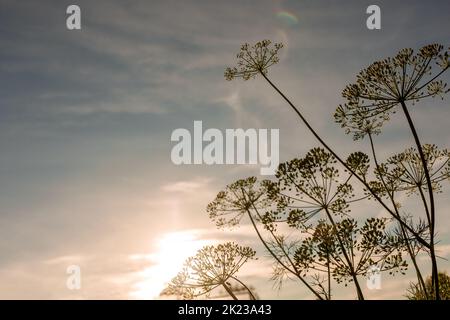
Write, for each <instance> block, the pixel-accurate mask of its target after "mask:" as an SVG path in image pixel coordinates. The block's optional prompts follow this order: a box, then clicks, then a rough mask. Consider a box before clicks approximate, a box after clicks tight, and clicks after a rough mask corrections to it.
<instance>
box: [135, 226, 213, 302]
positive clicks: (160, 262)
mask: <svg viewBox="0 0 450 320" xmlns="http://www.w3.org/2000/svg"><path fill="white" fill-rule="evenodd" d="M196 233H197V232H195V230H189V231H183V232H171V233H167V234H165V235H164V236H163V237H162V238H161V239H160V240H159V241H158V245H157V250H158V251H157V252H156V253H152V254H149V255H132V256H130V257H129V258H130V259H133V260H137V259H143V258H144V259H148V260H149V261H150V264H151V266H150V267H148V268H145V269H144V270H143V271H141V272H139V276H140V279H142V280H141V281H139V282H138V283H137V284H136V285H135V287H134V289H135V290H134V291H133V292H131V293H130V296H131V297H132V298H135V299H157V298H158V297H159V294H160V293H161V291H162V290H163V289H164V287H165V286H166V285H167V283H168V282H169V281H170V280H171V279H172V278H173V277H174V276H176V274H177V273H178V272H179V271H180V270H181V267H182V266H183V263H184V261H185V260H186V259H187V258H188V257H190V256H192V255H194V254H195V253H196V252H197V250H199V249H200V248H202V247H203V246H205V245H208V244H212V243H213V241H211V240H202V239H198V235H196Z"/></svg>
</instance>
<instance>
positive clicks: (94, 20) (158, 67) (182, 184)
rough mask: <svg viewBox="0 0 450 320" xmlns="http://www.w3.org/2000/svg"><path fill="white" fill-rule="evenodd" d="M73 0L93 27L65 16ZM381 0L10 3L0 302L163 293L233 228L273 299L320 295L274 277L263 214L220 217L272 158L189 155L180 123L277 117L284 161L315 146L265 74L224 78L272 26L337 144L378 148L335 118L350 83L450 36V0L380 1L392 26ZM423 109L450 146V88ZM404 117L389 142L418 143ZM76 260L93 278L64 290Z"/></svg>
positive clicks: (449, 241) (420, 120)
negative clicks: (223, 204)
mask: <svg viewBox="0 0 450 320" xmlns="http://www.w3.org/2000/svg"><path fill="white" fill-rule="evenodd" d="M70 4H77V5H79V7H80V8H81V19H82V22H81V23H82V28H81V30H73V31H69V30H67V29H66V18H67V15H66V8H67V6H68V5H70ZM370 4H372V2H371V1H323V0H319V1H317V0H316V1H306V0H298V1H287V0H286V1H283V0H258V1H256V0H254V1H235V0H230V1H206V0H205V1H192V0H185V1H173V0H168V1H167V0H164V1H156V0H155V1H144V0H141V1H138V0H130V1H126V2H125V1H113V0H110V1H102V0H99V1H95V2H94V1H81V0H77V1H76V2H73V1H57V2H56V1H45V0H44V1H13V0H0V298H2V299H13V298H23V299H135V298H137V299H152V298H155V297H157V295H158V293H159V292H160V290H161V289H162V288H163V287H164V283H165V281H168V280H170V278H171V277H172V276H174V275H175V273H176V272H177V270H178V268H179V266H180V265H181V263H182V261H183V260H184V259H185V258H186V257H187V256H188V255H190V254H193V253H195V251H196V250H197V249H199V248H200V247H201V246H203V245H205V244H211V243H218V242H221V241H226V240H233V241H237V242H239V243H241V244H245V245H250V246H253V247H254V248H255V249H256V250H257V254H258V256H259V257H260V258H259V260H258V261H255V262H252V263H250V264H249V265H248V266H247V267H246V268H244V269H243V271H242V272H243V273H242V277H243V278H244V279H245V280H246V281H247V282H248V283H249V284H251V285H252V286H254V287H255V289H256V291H257V292H258V295H259V296H260V297H261V298H272V299H311V298H313V297H312V296H311V295H310V294H309V293H307V292H306V290H304V288H302V287H301V285H300V284H298V283H296V282H294V281H289V282H287V283H286V284H285V286H284V287H283V288H282V289H281V290H277V289H274V288H273V283H272V282H271V281H270V270H271V261H270V260H269V259H268V258H267V254H266V253H265V252H264V250H263V248H262V247H261V245H260V244H259V243H258V241H257V239H256V236H255V235H254V233H253V232H252V230H251V228H250V227H249V226H248V225H243V226H242V227H240V228H238V229H236V230H234V231H221V230H217V229H216V228H215V226H214V224H213V223H212V222H211V221H210V220H209V218H208V216H207V214H206V205H207V204H208V203H209V202H210V201H212V200H213V199H214V197H215V195H216V194H217V192H219V191H220V190H222V189H223V188H224V187H225V186H226V185H227V184H229V183H231V182H233V181H235V180H237V179H239V178H243V177H247V176H251V175H257V176H258V175H259V167H258V166H255V165H251V166H249V165H212V166H207V165H181V166H176V165H174V164H173V163H172V161H171V159H170V153H171V149H172V147H173V145H174V143H173V142H171V141H170V137H171V133H172V132H173V131H174V130H175V129H177V128H187V129H188V130H192V129H193V124H194V121H195V120H201V121H203V126H204V128H218V129H220V130H224V129H226V128H276V129H279V130H280V160H281V161H286V160H289V159H292V158H294V157H298V156H302V155H303V154H304V153H306V152H307V151H308V150H309V149H310V148H311V147H314V146H316V145H317V142H316V141H315V140H314V139H313V137H311V135H310V134H309V133H308V131H307V130H306V129H305V128H304V127H302V126H301V125H300V123H299V122H298V120H297V119H296V118H295V117H294V116H293V114H292V112H291V110H290V109H289V108H288V107H287V106H286V105H285V104H284V103H283V101H282V100H281V99H280V97H279V96H277V95H276V93H275V92H273V90H271V88H270V87H269V86H268V85H267V83H265V82H264V81H263V80H262V79H256V80H254V81H247V82H242V81H233V82H227V81H225V79H224V77H223V72H224V69H225V67H226V66H228V65H233V64H234V63H235V61H234V60H235V56H236V54H237V53H238V50H239V48H240V45H241V44H242V43H244V42H249V43H253V42H255V41H259V40H262V39H270V40H272V41H274V42H283V43H284V45H285V48H283V50H282V53H281V57H280V58H281V61H280V63H279V64H278V65H276V66H274V67H273V68H271V70H270V77H271V79H272V80H273V81H274V82H276V83H277V84H278V85H279V86H280V87H281V88H283V90H284V91H285V92H286V93H287V94H288V96H289V97H290V98H292V100H293V101H295V102H296V103H298V104H299V105H300V106H302V110H303V111H304V113H305V115H306V116H307V117H308V119H310V121H311V123H313V124H314V126H315V127H316V128H317V130H318V131H319V132H320V133H321V134H322V135H323V136H324V137H326V139H327V141H329V142H330V144H332V145H336V146H338V149H337V150H338V152H339V153H340V154H343V155H345V154H348V153H350V152H351V151H354V150H358V149H361V150H365V148H367V146H366V144H364V142H361V143H360V142H353V141H352V139H351V137H349V136H346V135H345V133H344V131H343V130H342V129H341V128H339V126H338V125H337V124H335V123H334V121H333V117H332V114H333V112H334V110H335V108H336V106H337V105H338V104H339V103H342V102H343V99H342V98H341V91H342V89H343V88H344V87H345V85H346V84H348V83H351V82H353V81H354V80H355V77H356V74H357V73H358V72H359V70H361V69H362V68H364V67H366V66H368V65H369V64H370V63H371V62H373V61H375V60H378V59H380V58H384V57H387V56H391V55H394V54H395V53H396V52H397V51H398V50H400V49H402V48H404V47H411V48H414V49H417V48H420V47H421V46H423V45H426V44H429V43H434V42H438V43H442V44H443V45H445V46H446V47H448V45H449V43H448V40H449V39H450V25H449V24H450V22H449V21H450V3H449V2H448V1H438V0H436V1H407V2H406V1H377V4H378V5H379V6H380V8H381V19H382V20H381V26H382V27H381V30H368V29H367V28H366V19H367V16H368V15H367V14H366V12H365V11H366V8H367V7H368V6H369V5H370ZM447 77H448V75H447ZM413 116H414V119H415V120H416V123H417V127H418V128H419V133H420V135H421V137H422V138H423V141H424V142H432V143H435V144H437V145H439V146H441V147H449V146H450V139H449V135H448V129H447V128H448V119H449V118H450V108H448V100H444V101H439V100H437V99H436V100H428V101H427V102H424V103H421V104H419V105H418V106H417V107H416V108H415V109H414V111H413ZM402 120H403V119H401V118H400V117H395V118H394V119H393V121H392V122H391V123H390V124H389V125H388V126H386V128H385V131H384V133H383V134H382V135H380V136H379V137H377V143H378V144H379V146H380V154H381V155H384V156H387V155H390V154H392V153H394V152H396V151H398V150H403V149H404V148H405V147H406V146H411V145H412V143H413V141H412V139H411V137H410V135H409V133H408V130H407V127H406V125H405V123H404V121H402ZM449 191H450V190H449V189H448V188H444V193H442V194H440V195H439V196H438V206H437V208H438V221H439V223H438V230H437V231H438V236H439V240H440V243H439V244H438V246H439V250H440V251H439V254H440V256H441V257H442V258H444V259H441V260H440V261H439V265H440V268H441V269H443V270H449V271H450V264H449V262H448V260H445V258H447V259H448V258H450V217H449V216H448V215H446V212H448V209H450V199H449V197H448V192H449ZM380 210H381V209H379V208H372V209H370V210H369V211H373V212H367V211H365V212H363V213H357V216H358V217H366V216H374V215H378V214H379V211H380ZM424 260H425V259H424ZM424 263H425V262H424ZM70 265H78V266H80V268H81V272H82V273H81V274H82V287H81V289H80V290H69V289H68V288H67V287H66V280H67V277H68V275H67V273H66V269H67V267H68V266H70ZM412 279H413V278H412V276H411V273H408V274H407V275H405V276H403V277H396V278H386V280H384V281H383V287H382V289H381V290H377V291H376V292H367V295H368V297H369V298H374V299H377V298H384V299H391V298H399V297H400V298H401V297H402V296H403V294H404V292H405V290H406V287H407V286H408V283H409V282H410V281H411V280H412ZM352 294H353V293H352V292H350V291H349V290H346V289H342V291H341V292H340V297H341V298H352Z"/></svg>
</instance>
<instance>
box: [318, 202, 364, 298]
mask: <svg viewBox="0 0 450 320" xmlns="http://www.w3.org/2000/svg"><path fill="white" fill-rule="evenodd" d="M325 212H326V214H327V217H328V220H330V222H331V225H332V226H333V231H334V232H335V233H336V236H337V239H338V242H339V246H340V247H341V249H342V253H343V254H344V258H345V260H346V261H347V264H348V267H349V269H350V275H351V276H352V279H353V282H354V283H355V288H356V293H357V295H358V299H359V300H364V295H363V293H362V290H361V287H360V285H359V282H358V278H357V277H356V273H355V268H354V265H353V262H352V260H350V257H349V256H348V253H347V249H346V248H345V246H344V243H343V241H342V239H341V236H340V235H339V231H338V229H337V227H336V223H335V222H334V219H333V217H332V216H331V213H330V211H329V210H328V208H325ZM352 259H353V254H352Z"/></svg>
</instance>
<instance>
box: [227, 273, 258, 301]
mask: <svg viewBox="0 0 450 320" xmlns="http://www.w3.org/2000/svg"><path fill="white" fill-rule="evenodd" d="M231 279H233V280H235V281H237V282H239V283H240V285H241V286H243V287H244V288H245V290H247V292H248V295H249V296H250V300H256V297H255V295H254V294H253V292H252V291H251V290H250V288H249V287H247V286H246V285H245V284H244V283H243V282H242V281H241V280H239V279H238V278H236V277H233V276H231Z"/></svg>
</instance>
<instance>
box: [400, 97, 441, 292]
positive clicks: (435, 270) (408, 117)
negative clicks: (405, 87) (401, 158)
mask: <svg viewBox="0 0 450 320" xmlns="http://www.w3.org/2000/svg"><path fill="white" fill-rule="evenodd" d="M400 104H401V106H402V110H403V113H404V114H405V117H406V120H407V121H408V125H409V128H410V129H411V133H412V135H413V137H414V141H415V143H416V147H417V151H418V152H419V156H420V161H421V162H422V166H423V170H424V173H425V179H426V181H427V188H428V195H429V197H430V218H431V224H430V248H429V249H430V256H431V268H432V269H431V270H432V272H431V277H432V279H433V281H432V283H433V288H434V292H435V295H436V300H440V299H441V297H440V293H439V275H438V266H437V261H436V253H435V251H434V229H435V222H436V221H435V206H434V193H433V185H432V183H431V178H430V172H429V171H428V165H427V160H426V159H425V155H424V153H423V149H422V144H421V143H420V139H419V135H418V134H417V131H416V128H415V126H414V122H413V120H412V118H411V115H410V114H409V111H408V108H407V107H406V104H405V102H404V101H401V102H400Z"/></svg>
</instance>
